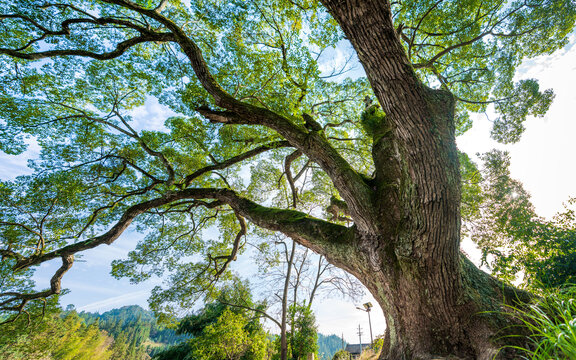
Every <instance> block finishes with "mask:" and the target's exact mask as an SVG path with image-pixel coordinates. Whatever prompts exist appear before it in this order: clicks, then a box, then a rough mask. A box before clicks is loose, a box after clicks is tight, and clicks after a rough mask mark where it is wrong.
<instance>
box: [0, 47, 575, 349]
mask: <svg viewBox="0 0 576 360" xmlns="http://www.w3.org/2000/svg"><path fill="white" fill-rule="evenodd" d="M575 43H576V36H573V37H572V39H571V41H570V44H569V45H568V46H567V47H566V48H564V49H563V50H560V51H558V52H556V53H555V54H553V55H551V56H543V57H538V58H536V59H532V60H530V61H528V62H526V63H525V64H524V65H523V66H522V67H521V69H520V70H519V72H518V75H517V79H518V80H520V79H527V78H537V79H538V80H539V82H540V84H541V88H542V89H547V88H552V89H554V92H555V94H556V98H555V100H554V103H553V104H552V106H551V108H550V110H549V112H548V113H547V115H546V116H545V117H544V118H536V119H534V118H531V119H529V120H528V121H527V122H526V124H525V125H526V132H525V133H524V135H523V136H522V139H521V141H520V142H518V143H516V144H513V145H501V144H497V143H495V142H494V141H491V140H490V139H489V132H490V126H491V124H490V121H489V119H488V118H489V115H488V116H486V115H478V116H477V117H476V119H475V122H474V126H473V128H472V129H471V130H470V131H469V132H467V133H466V134H465V135H463V136H461V137H459V138H458V139H457V142H458V147H459V148H460V149H461V150H463V151H465V152H467V153H468V154H469V155H470V156H472V157H473V158H474V157H475V156H474V154H476V153H483V152H486V151H489V150H490V149H493V148H499V149H502V150H507V151H509V152H510V154H511V159H512V165H511V173H512V176H513V177H514V178H516V179H518V180H520V181H521V182H522V183H523V184H524V187H525V189H526V190H527V191H528V192H529V193H530V194H531V195H532V202H533V204H534V205H535V207H536V210H537V212H538V213H539V214H540V215H542V216H545V217H547V218H551V217H552V216H553V215H554V214H555V213H556V212H558V211H561V210H562V209H563V206H562V204H563V202H564V201H566V200H568V198H569V197H571V196H576V182H575V181H574V179H575V175H576V167H575V166H574V156H575V155H576V141H574V137H575V134H576V121H575V120H576V119H575V116H574V114H575V113H576V110H575V108H576V91H574V84H576V46H574V45H575ZM333 55H334V62H338V61H342V60H343V59H344V55H343V53H342V52H340V51H338V50H337V51H335V52H334V54H333ZM136 112H137V115H138V117H141V118H144V119H146V120H145V122H142V123H140V126H141V127H142V128H145V127H148V126H158V124H161V123H163V121H164V119H165V118H166V117H167V116H169V115H170V111H169V110H167V109H165V108H163V107H162V106H160V105H159V104H158V102H156V101H155V100H150V101H148V102H147V103H146V104H145V105H144V106H143V107H141V108H138V109H137V110H136ZM37 152H38V148H37V147H36V146H34V144H32V145H31V147H30V149H29V150H28V151H27V152H26V153H24V154H22V155H20V156H8V155H4V154H0V178H1V179H2V180H8V179H13V178H14V177H16V176H17V175H21V174H25V173H30V170H29V169H27V168H26V159H28V158H30V157H34V155H35V154H37ZM139 236H140V235H138V234H135V233H132V232H130V233H128V234H125V235H124V236H122V237H121V238H120V239H119V240H117V241H116V242H115V243H114V244H113V245H111V246H108V245H102V246H100V247H98V248H95V249H92V250H89V251H86V252H85V253H84V255H83V258H82V259H79V260H77V261H76V263H75V265H74V267H73V268H72V269H71V270H70V271H69V273H67V274H66V275H65V276H64V279H63V287H65V288H68V289H69V290H70V292H69V293H68V294H67V295H64V296H63V297H62V299H61V304H62V305H63V306H66V305H67V304H74V305H75V306H76V308H77V309H78V310H84V311H91V312H95V311H99V312H103V311H107V310H110V309H112V308H116V307H121V306H124V305H131V304H138V305H141V306H143V307H146V306H147V302H146V300H147V298H148V294H149V292H150V290H151V289H152V287H154V286H155V285H157V284H159V283H160V281H159V280H153V281H151V282H147V283H145V284H139V285H133V284H130V283H129V281H128V280H126V279H121V280H117V279H114V278H112V277H111V276H110V275H109V273H110V263H111V261H112V260H114V259H118V258H122V257H124V256H125V255H126V254H127V253H128V251H129V250H131V249H133V248H134V246H135V245H136V243H137V241H138V238H139ZM463 247H464V249H465V251H466V252H467V253H468V254H469V255H470V256H471V257H472V259H473V260H476V261H478V258H479V254H478V253H477V251H475V249H474V248H473V246H472V245H471V244H470V242H469V241H465V242H464V243H463ZM250 264H251V260H250V259H249V258H247V259H240V260H239V261H238V262H237V264H235V267H236V269H237V270H239V271H241V272H243V271H246V269H248V270H249V267H250V266H251V265H250ZM54 268H55V266H54V264H50V263H48V264H44V265H42V266H40V268H39V269H38V271H37V275H36V280H37V282H38V284H39V285H40V286H43V285H42V284H44V285H47V284H48V283H49V278H50V277H51V276H52V274H53V269H54ZM248 273H249V271H248ZM368 301H371V302H372V303H373V304H375V305H376V302H375V301H374V299H372V298H371V297H370V296H366V297H365V298H364V299H362V301H359V302H357V303H352V302H350V301H347V300H343V299H338V298H333V299H322V300H320V301H317V302H316V305H315V306H314V311H315V314H316V317H317V322H318V324H319V331H320V332H322V333H324V334H336V335H344V338H345V340H346V341H347V342H350V343H357V342H358V335H357V331H358V326H359V325H360V327H361V329H362V332H363V335H362V342H368V341H369V340H368V339H369V336H370V330H369V325H368V316H367V314H366V313H365V312H363V311H360V310H357V309H356V307H357V306H360V307H361V304H362V303H365V302H368ZM371 320H372V330H373V334H374V336H376V335H378V334H382V333H383V332H384V329H385V323H384V317H383V314H382V312H381V310H380V309H379V308H378V306H377V305H376V306H375V307H374V308H373V310H372V312H371Z"/></svg>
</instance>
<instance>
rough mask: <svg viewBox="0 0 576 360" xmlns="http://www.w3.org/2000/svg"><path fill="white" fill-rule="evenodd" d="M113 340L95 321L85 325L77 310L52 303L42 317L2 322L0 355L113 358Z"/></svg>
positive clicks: (10, 358)
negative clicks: (40, 319)
mask: <svg viewBox="0 0 576 360" xmlns="http://www.w3.org/2000/svg"><path fill="white" fill-rule="evenodd" d="M112 342H113V340H112V339H111V338H110V337H108V336H107V334H106V333H105V332H103V331H101V330H100V329H99V328H98V325H97V324H96V323H93V324H91V325H86V324H85V323H84V322H83V321H82V319H81V318H79V317H78V314H77V313H76V312H75V311H71V312H68V313H62V312H61V311H60V310H59V309H58V308H55V307H53V305H52V306H50V307H48V308H47V309H45V316H44V318H43V321H38V320H36V321H33V322H30V320H29V319H28V318H26V317H20V318H18V319H16V320H15V321H13V322H9V323H6V324H4V325H3V331H2V332H1V333H0V357H1V358H2V359H6V360H19V359H22V360H24V359H32V358H33V359H78V360H89V359H94V360H108V359H111V355H112V351H111V349H110V346H111V344H112Z"/></svg>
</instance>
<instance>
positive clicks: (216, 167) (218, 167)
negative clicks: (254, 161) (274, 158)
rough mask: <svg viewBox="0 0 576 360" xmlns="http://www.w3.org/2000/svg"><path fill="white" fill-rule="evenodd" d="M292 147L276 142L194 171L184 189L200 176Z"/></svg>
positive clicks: (187, 179) (283, 142) (187, 178)
mask: <svg viewBox="0 0 576 360" xmlns="http://www.w3.org/2000/svg"><path fill="white" fill-rule="evenodd" d="M290 146H291V145H290V143H289V142H288V141H274V142H271V143H268V144H264V145H262V146H259V147H257V148H254V149H252V150H249V151H247V152H245V153H243V154H240V155H236V156H234V157H231V158H230V159H228V160H225V161H222V162H218V163H217V164H214V165H210V166H206V167H203V168H202V169H198V170H196V171H194V172H193V173H192V174H190V175H188V176H186V178H184V181H183V183H184V187H188V186H190V184H192V181H194V179H196V178H198V177H200V176H202V175H204V174H206V173H208V172H210V171H214V170H221V169H225V168H227V167H230V166H232V165H234V164H238V163H240V162H242V161H244V160H246V159H249V158H252V157H254V156H256V155H259V154H262V153H263V152H266V151H268V150H272V149H278V148H282V147H290Z"/></svg>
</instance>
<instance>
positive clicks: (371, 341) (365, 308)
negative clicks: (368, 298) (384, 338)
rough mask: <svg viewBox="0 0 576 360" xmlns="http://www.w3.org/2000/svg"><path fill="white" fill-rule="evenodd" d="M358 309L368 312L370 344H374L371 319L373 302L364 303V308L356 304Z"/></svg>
mask: <svg viewBox="0 0 576 360" xmlns="http://www.w3.org/2000/svg"><path fill="white" fill-rule="evenodd" d="M356 309H358V310H362V311H364V312H367V313H368V325H369V326H370V345H372V346H374V337H373V336H372V320H371V319H370V310H372V303H370V302H367V303H366V304H364V309H362V308H361V307H359V306H356Z"/></svg>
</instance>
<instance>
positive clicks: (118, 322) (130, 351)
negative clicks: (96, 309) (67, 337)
mask: <svg viewBox="0 0 576 360" xmlns="http://www.w3.org/2000/svg"><path fill="white" fill-rule="evenodd" d="M79 315H80V317H81V318H83V319H84V321H86V323H87V324H88V325H90V324H93V323H97V324H98V327H99V328H100V329H101V330H105V331H106V332H107V333H108V334H109V335H110V336H111V337H112V338H113V339H114V348H115V350H116V355H115V356H114V357H113V358H115V359H123V360H144V359H149V358H150V357H151V356H152V355H154V353H155V352H157V351H158V350H160V349H163V348H165V347H167V346H171V345H175V344H178V343H180V342H182V341H185V340H186V339H188V336H185V335H177V334H176V333H175V331H174V330H172V329H167V328H165V327H163V326H160V325H158V324H157V323H156V318H155V317H154V314H153V313H152V312H151V311H148V310H144V309H143V308H141V307H140V306H138V305H131V306H124V307H121V308H119V309H112V310H110V311H107V312H105V313H102V314H98V313H89V312H81V313H80V314H79Z"/></svg>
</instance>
